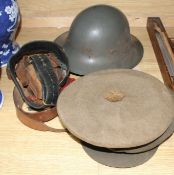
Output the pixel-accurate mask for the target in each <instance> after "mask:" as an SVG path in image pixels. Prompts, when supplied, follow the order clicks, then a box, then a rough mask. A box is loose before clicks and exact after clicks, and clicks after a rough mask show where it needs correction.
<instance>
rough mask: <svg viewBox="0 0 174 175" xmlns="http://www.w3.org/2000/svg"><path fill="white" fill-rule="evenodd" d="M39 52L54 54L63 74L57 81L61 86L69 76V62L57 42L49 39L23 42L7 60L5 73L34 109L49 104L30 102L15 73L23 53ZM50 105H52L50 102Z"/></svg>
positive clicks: (42, 107)
mask: <svg viewBox="0 0 174 175" xmlns="http://www.w3.org/2000/svg"><path fill="white" fill-rule="evenodd" d="M40 52H51V53H54V54H55V55H56V58H57V61H58V62H59V65H60V67H61V69H62V71H64V73H65V75H64V78H63V79H62V80H61V81H60V82H58V83H59V84H58V85H59V87H60V88H61V87H62V86H63V85H64V84H65V83H66V81H67V79H68V77H69V64H68V59H67V57H66V55H65V53H64V52H63V50H62V48H61V47H60V46H58V45H57V44H55V43H53V42H50V41H33V42H30V43H27V44H25V45H24V46H22V47H21V49H20V50H19V51H18V52H17V53H16V54H15V55H14V56H13V57H12V58H11V59H10V60H9V62H8V64H7V75H8V77H9V79H12V80H13V82H14V84H15V86H16V87H17V88H18V90H19V93H20V94H21V96H22V98H23V99H24V101H25V102H26V103H27V104H28V105H29V106H31V107H32V108H34V109H37V110H41V109H44V108H47V107H49V106H50V105H49V104H44V105H36V104H34V103H32V102H31V101H30V100H28V98H27V97H26V96H25V94H24V92H23V89H22V88H21V86H20V83H19V82H18V80H17V75H16V69H15V67H16V64H17V63H19V61H20V60H21V59H22V58H23V56H25V55H30V54H34V53H35V54H36V53H40ZM51 106H53V105H52V104H51Z"/></svg>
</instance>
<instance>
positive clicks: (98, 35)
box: [55, 5, 143, 75]
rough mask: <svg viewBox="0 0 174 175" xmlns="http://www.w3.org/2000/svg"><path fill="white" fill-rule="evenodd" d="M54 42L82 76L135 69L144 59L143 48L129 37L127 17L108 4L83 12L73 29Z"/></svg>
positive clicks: (133, 37)
mask: <svg viewBox="0 0 174 175" xmlns="http://www.w3.org/2000/svg"><path fill="white" fill-rule="evenodd" d="M55 42H56V43H58V44H59V45H61V46H62V47H63V49H64V51H65V53H66V55H67V57H68V59H69V65H70V71H71V72H72V73H75V74H79V75H84V74H87V73H89V72H94V71H97V70H100V69H107V68H133V67H135V66H136V65H137V64H138V63H139V62H140V60H141V58H142V56H143V47H142V45H141V43H140V42H139V40H138V39H137V38H136V37H135V36H133V35H131V34H130V29H129V23H128V21H127V19H126V16H125V15H124V14H123V13H122V12H121V11H120V10H119V9H117V8H115V7H112V6H108V5H95V6H92V7H89V8H87V9H85V10H83V11H82V12H81V13H79V14H78V15H77V17H76V18H75V19H74V21H73V23H72V25H71V27H70V30H69V31H68V32H65V33H63V34H62V35H60V36H59V37H58V38H57V39H56V40H55Z"/></svg>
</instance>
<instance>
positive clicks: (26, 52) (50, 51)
mask: <svg viewBox="0 0 174 175" xmlns="http://www.w3.org/2000/svg"><path fill="white" fill-rule="evenodd" d="M7 74H8V77H9V79H12V80H13V82H14V84H15V88H14V92H13V99H14V103H15V107H16V112H17V116H18V118H19V120H20V121H21V122H22V123H24V124H25V125H27V126H29V127H30V128H33V129H37V130H40V131H52V132H62V131H65V129H54V128H51V127H49V126H47V125H45V124H44V122H47V121H49V120H51V119H53V118H55V117H56V116H57V110H56V107H55V105H56V102H57V98H58V96H59V93H60V91H61V89H62V87H63V86H64V85H65V83H66V82H67V79H68V77H69V65H68V61H67V58H66V55H65V54H64V52H63V51H62V49H61V47H59V46H58V45H56V44H55V43H53V42H49V41H34V42H31V43H28V44H26V45H24V46H23V47H22V48H21V49H20V50H19V52H18V53H17V54H15V55H14V56H13V57H12V58H11V60H10V61H9V63H8V65H7ZM24 103H26V104H27V106H28V108H29V109H30V111H27V110H24V109H23V104H24Z"/></svg>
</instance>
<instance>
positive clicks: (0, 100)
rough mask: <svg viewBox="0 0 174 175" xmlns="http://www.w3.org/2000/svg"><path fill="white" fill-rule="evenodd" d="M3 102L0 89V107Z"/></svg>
mask: <svg viewBox="0 0 174 175" xmlns="http://www.w3.org/2000/svg"><path fill="white" fill-rule="evenodd" d="M3 102H4V96H3V93H2V91H1V90H0V108H1V107H2V104H3Z"/></svg>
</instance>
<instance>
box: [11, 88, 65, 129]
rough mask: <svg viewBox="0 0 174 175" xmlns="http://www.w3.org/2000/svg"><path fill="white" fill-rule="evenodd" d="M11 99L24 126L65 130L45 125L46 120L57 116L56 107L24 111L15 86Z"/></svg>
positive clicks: (22, 102)
mask: <svg viewBox="0 0 174 175" xmlns="http://www.w3.org/2000/svg"><path fill="white" fill-rule="evenodd" d="M13 99H14V104H15V107H16V114H17V117H18V119H19V120H20V121H21V122H22V123H23V124H24V125H26V126H28V127H30V128H32V129H35V130H39V131H51V132H66V131H67V130H66V129H56V128H52V127H50V126H48V125H46V124H45V123H44V122H47V121H49V120H51V119H53V118H55V117H56V116H57V109H56V107H52V108H47V109H45V110H42V111H39V112H37V111H34V112H26V111H24V110H23V109H22V106H23V104H24V101H23V99H22V97H21V95H20V93H19V91H18V89H17V88H16V87H14V90H13Z"/></svg>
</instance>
